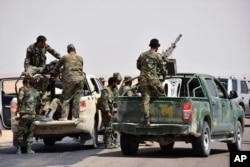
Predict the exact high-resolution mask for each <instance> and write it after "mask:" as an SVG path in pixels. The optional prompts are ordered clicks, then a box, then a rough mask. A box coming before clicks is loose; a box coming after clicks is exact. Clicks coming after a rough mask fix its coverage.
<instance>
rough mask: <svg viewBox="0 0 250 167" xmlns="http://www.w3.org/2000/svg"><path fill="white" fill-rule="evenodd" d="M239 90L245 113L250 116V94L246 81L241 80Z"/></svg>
mask: <svg viewBox="0 0 250 167" xmlns="http://www.w3.org/2000/svg"><path fill="white" fill-rule="evenodd" d="M239 89H240V90H239V91H238V92H239V93H240V96H241V99H242V101H243V102H244V106H245V112H246V113H247V114H249V110H250V109H249V107H250V94H249V90H248V85H247V81H246V80H240V83H239ZM238 96H239V95H238Z"/></svg>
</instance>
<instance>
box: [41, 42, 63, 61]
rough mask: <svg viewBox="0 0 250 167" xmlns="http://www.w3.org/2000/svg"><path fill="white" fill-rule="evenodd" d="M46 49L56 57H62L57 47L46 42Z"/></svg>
mask: <svg viewBox="0 0 250 167" xmlns="http://www.w3.org/2000/svg"><path fill="white" fill-rule="evenodd" d="M45 47H46V50H47V51H48V52H49V53H50V54H51V55H53V56H54V57H55V58H56V59H60V58H61V55H60V53H58V52H57V51H56V50H55V49H53V48H51V47H50V46H49V45H48V44H46V46H45Z"/></svg>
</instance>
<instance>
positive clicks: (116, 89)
mask: <svg viewBox="0 0 250 167" xmlns="http://www.w3.org/2000/svg"><path fill="white" fill-rule="evenodd" d="M113 78H114V79H115V80H116V87H115V88H114V89H113V92H114V96H115V97H118V96H119V91H118V90H119V89H118V85H120V84H121V81H122V76H121V74H120V73H119V72H115V73H113Z"/></svg>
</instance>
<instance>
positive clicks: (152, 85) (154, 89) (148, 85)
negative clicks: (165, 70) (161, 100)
mask: <svg viewBox="0 0 250 167" xmlns="http://www.w3.org/2000/svg"><path fill="white" fill-rule="evenodd" d="M140 84H141V95H142V111H143V112H144V119H149V118H150V115H149V108H150V105H149V102H150V96H152V94H155V95H157V96H165V90H164V88H163V86H162V83H161V82H160V80H159V79H152V80H149V79H141V80H140Z"/></svg>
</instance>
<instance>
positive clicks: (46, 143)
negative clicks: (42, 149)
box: [43, 138, 56, 146]
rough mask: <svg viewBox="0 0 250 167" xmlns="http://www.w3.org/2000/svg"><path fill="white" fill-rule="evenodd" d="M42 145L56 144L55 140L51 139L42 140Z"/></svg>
mask: <svg viewBox="0 0 250 167" xmlns="http://www.w3.org/2000/svg"><path fill="white" fill-rule="evenodd" d="M43 143H44V144H45V145H46V146H53V145H54V144H55V143H56V140H55V139H52V138H43Z"/></svg>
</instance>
